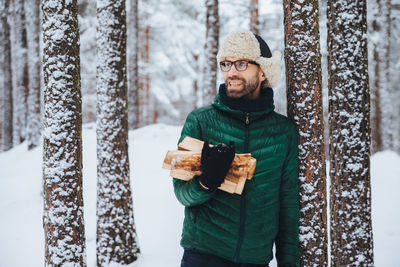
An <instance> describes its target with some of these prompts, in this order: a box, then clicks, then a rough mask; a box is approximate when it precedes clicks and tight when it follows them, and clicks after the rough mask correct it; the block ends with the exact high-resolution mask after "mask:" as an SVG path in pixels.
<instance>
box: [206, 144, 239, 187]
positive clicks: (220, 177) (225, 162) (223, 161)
mask: <svg viewBox="0 0 400 267" xmlns="http://www.w3.org/2000/svg"><path fill="white" fill-rule="evenodd" d="M234 157H235V143H234V142H233V141H231V142H230V144H229V146H227V145H225V144H218V145H216V146H214V147H210V146H209V145H208V142H207V141H206V142H204V145H203V149H202V150H201V171H202V174H201V175H200V177H199V180H200V182H201V184H202V185H204V186H205V187H207V188H208V189H210V190H215V189H217V188H218V187H219V186H220V185H221V184H222V182H223V181H224V179H225V176H226V174H227V173H228V170H229V168H230V167H231V165H232V161H233V158H234Z"/></svg>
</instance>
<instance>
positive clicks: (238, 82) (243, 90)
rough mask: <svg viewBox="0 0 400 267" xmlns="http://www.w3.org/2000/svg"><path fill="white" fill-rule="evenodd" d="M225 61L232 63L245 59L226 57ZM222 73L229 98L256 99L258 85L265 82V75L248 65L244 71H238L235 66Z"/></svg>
mask: <svg viewBox="0 0 400 267" xmlns="http://www.w3.org/2000/svg"><path fill="white" fill-rule="evenodd" d="M225 60H228V61H231V62H234V61H236V60H246V59H243V58H236V57H227V58H225ZM222 73H223V74H224V78H225V86H226V94H227V95H228V96H229V97H232V98H241V97H243V98H247V99H256V98H258V97H259V96H260V85H261V82H262V81H264V80H265V75H264V73H263V72H262V70H261V69H260V68H259V67H258V66H257V65H254V64H251V63H249V64H248V66H247V69H246V70H244V71H238V70H237V69H236V67H235V65H232V67H231V69H230V70H229V71H227V72H222Z"/></svg>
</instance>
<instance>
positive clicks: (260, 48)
mask: <svg viewBox="0 0 400 267" xmlns="http://www.w3.org/2000/svg"><path fill="white" fill-rule="evenodd" d="M227 57H237V58H240V59H249V60H253V61H255V62H257V63H258V64H259V65H260V68H261V70H262V71H263V72H264V74H265V77H266V78H267V83H266V84H265V86H266V87H272V88H273V87H275V86H276V85H277V83H278V81H279V78H280V76H281V69H280V60H281V53H280V52H279V51H274V52H273V53H271V50H269V47H268V45H267V43H266V42H265V41H264V40H263V39H262V38H261V37H260V36H258V35H256V34H254V33H252V32H251V31H248V30H237V31H234V32H232V33H230V34H229V35H228V36H227V37H226V38H225V40H224V42H223V43H222V47H221V49H220V50H219V51H218V54H217V61H218V65H219V63H220V62H221V61H223V60H225V59H226V58H227Z"/></svg>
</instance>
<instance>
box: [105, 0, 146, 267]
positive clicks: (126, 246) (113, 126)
mask: <svg viewBox="0 0 400 267" xmlns="http://www.w3.org/2000/svg"><path fill="white" fill-rule="evenodd" d="M97 21H98V28H97V46H98V50H97V61H98V65H97V162H98V163H97V164H98V165H97V178H98V187H97V265H98V266H108V265H109V264H111V263H113V262H115V263H119V264H129V263H131V262H134V261H135V260H136V259H137V257H138V254H139V247H138V246H137V242H136V239H137V238H136V229H135V224H134V217H133V204H132V196H131V188H130V178H129V157H128V118H127V115H128V103H127V78H126V72H127V70H126V40H127V39H126V10H125V1H123V0H117V1H115V0H114V1H113V0H97Z"/></svg>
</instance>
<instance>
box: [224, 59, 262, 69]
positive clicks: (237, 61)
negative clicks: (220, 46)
mask: <svg viewBox="0 0 400 267" xmlns="http://www.w3.org/2000/svg"><path fill="white" fill-rule="evenodd" d="M226 62H228V63H230V64H231V65H230V66H229V68H228V69H227V70H223V67H222V65H221V64H223V63H226ZM243 62H245V63H246V66H245V68H244V69H242V70H239V69H238V66H237V64H239V63H243ZM249 64H253V65H256V66H258V67H260V64H258V63H257V62H255V61H253V60H246V59H239V60H235V61H230V60H223V61H221V62H220V63H219V68H220V69H221V71H222V72H228V71H230V70H231V68H232V66H233V65H235V69H236V70H237V71H246V70H247V68H248V65H249Z"/></svg>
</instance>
